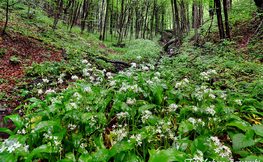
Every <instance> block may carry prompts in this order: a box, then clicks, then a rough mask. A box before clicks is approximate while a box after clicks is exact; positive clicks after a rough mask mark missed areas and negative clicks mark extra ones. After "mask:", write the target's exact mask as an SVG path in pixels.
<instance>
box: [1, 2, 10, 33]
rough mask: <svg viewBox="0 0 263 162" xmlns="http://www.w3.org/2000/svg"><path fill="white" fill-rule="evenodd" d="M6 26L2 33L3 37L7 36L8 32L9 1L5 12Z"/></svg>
mask: <svg viewBox="0 0 263 162" xmlns="http://www.w3.org/2000/svg"><path fill="white" fill-rule="evenodd" d="M5 12H6V13H5V26H4V29H3V31H2V35H1V36H3V35H4V34H5V30H6V27H7V23H8V12H9V0H7V1H6V10H5Z"/></svg>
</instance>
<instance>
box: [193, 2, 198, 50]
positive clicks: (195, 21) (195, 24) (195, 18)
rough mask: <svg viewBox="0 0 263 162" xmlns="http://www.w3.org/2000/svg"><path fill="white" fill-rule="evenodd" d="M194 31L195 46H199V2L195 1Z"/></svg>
mask: <svg viewBox="0 0 263 162" xmlns="http://www.w3.org/2000/svg"><path fill="white" fill-rule="evenodd" d="M194 11H195V12H194V29H195V43H194V44H195V45H196V46H197V45H198V31H197V29H198V21H199V20H198V2H197V0H195V1H194Z"/></svg>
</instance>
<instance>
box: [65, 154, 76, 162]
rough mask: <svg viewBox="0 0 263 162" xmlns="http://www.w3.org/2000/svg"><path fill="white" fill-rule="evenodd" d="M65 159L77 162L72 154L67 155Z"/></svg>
mask: <svg viewBox="0 0 263 162" xmlns="http://www.w3.org/2000/svg"><path fill="white" fill-rule="evenodd" d="M65 158H66V159H70V160H71V161H74V162H75V161H76V159H75V155H74V154H73V153H72V152H69V153H66V155H65Z"/></svg>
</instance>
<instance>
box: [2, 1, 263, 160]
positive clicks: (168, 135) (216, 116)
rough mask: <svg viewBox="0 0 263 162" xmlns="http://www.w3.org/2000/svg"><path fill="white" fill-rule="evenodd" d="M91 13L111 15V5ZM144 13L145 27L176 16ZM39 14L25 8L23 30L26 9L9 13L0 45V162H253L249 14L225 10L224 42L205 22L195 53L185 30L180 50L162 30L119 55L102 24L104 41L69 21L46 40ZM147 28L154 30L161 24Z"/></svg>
mask: <svg viewBox="0 0 263 162" xmlns="http://www.w3.org/2000/svg"><path fill="white" fill-rule="evenodd" d="M41 2H42V1H41ZM41 2H39V3H40V4H41ZM54 2H60V1H54ZM72 2H74V3H75V5H76V7H77V6H78V5H77V4H78V3H79V4H80V5H82V6H84V7H85V4H86V2H92V3H95V2H93V1H85V0H84V1H83V3H80V2H78V1H72ZM81 2H82V1H81ZM99 2H101V3H97V4H96V3H95V4H94V5H98V7H100V5H101V6H102V8H103V7H104V8H105V9H106V6H105V5H106V4H110V3H113V2H116V4H117V5H118V3H119V6H117V7H116V9H117V10H116V12H117V13H118V12H122V10H121V9H123V6H122V2H117V1H108V0H107V3H106V1H105V4H104V1H99ZM134 2H135V1H134ZM145 2H149V4H148V3H145V4H146V7H147V6H148V7H147V8H150V9H149V12H150V11H151V12H153V15H154V12H156V11H155V8H156V7H158V5H159V7H160V15H162V14H161V11H162V9H161V8H162V7H165V6H162V5H166V7H167V10H169V11H170V10H171V11H173V12H175V10H174V8H173V7H174V4H171V5H172V6H173V7H170V6H169V5H170V2H168V1H164V0H163V1H157V0H153V1H145ZM150 2H151V3H150ZM174 2H175V3H178V5H180V7H181V10H183V7H182V3H181V2H183V1H180V2H176V1H174ZM174 2H173V3H174ZM3 3H4V2H3ZM61 3H62V2H61ZM65 3H66V2H65ZM67 3H68V4H70V1H69V2H68V1H67ZM126 3H127V4H126V6H129V5H131V4H128V2H126ZM138 3H139V2H138ZM140 3H143V2H140ZM43 4H44V5H45V4H49V2H46V1H44V2H43ZM113 4H114V3H113ZM147 4H148V5H147ZM186 4H187V3H186ZM241 4H242V5H241ZM1 5H3V4H2V3H0V7H1ZM38 5H39V4H38ZM134 5H135V4H134ZM136 5H137V4H136ZM155 5H156V6H155ZM188 5H189V4H188ZM202 5H203V6H204V7H205V6H208V3H206V2H204V3H203V4H202ZM3 6H4V5H3ZM3 6H2V7H1V8H2V9H0V13H2V15H3V16H2V17H0V28H1V29H0V30H1V31H2V29H3V27H4V25H5V18H6V17H5V16H4V15H5V14H6V12H5V8H4V7H3ZM39 6H41V5H39ZM57 6H59V4H58V5H57ZM154 6H155V7H154ZM223 6H224V5H223ZM89 7H90V6H89ZM139 7H142V9H143V6H140V5H139ZM151 7H152V10H151ZM189 7H195V3H193V6H191V5H190V6H189ZM47 8H48V7H47ZM47 8H46V6H44V7H43V8H37V7H36V8H32V9H31V10H32V13H31V14H32V17H30V18H29V17H28V15H27V11H28V6H27V5H25V4H23V3H18V4H16V5H14V8H12V10H10V12H9V21H8V24H7V29H6V31H5V33H4V34H3V35H2V36H1V37H0V82H1V84H0V111H1V114H0V161H26V162H29V161H61V162H63V161H87V162H89V161H116V162H118V161H130V162H133V161H148V162H158V161H187V160H189V159H190V160H193V161H205V160H208V161H260V160H263V156H262V153H263V151H262V150H263V146H262V143H263V140H262V138H263V132H262V130H263V125H262V116H263V111H262V106H263V105H262V104H263V98H262V97H263V91H262V89H263V78H262V73H263V65H262V61H263V57H262V48H263V46H262V44H263V37H262V32H263V26H262V22H263V21H262V17H261V14H260V13H259V12H258V9H257V8H256V6H255V5H254V6H253V5H252V4H249V3H248V2H245V1H240V5H238V3H233V6H232V8H231V10H230V9H229V23H230V38H225V39H220V34H222V33H219V31H218V24H217V21H216V20H215V19H217V18H216V15H214V17H213V18H212V19H210V17H207V21H205V23H203V25H200V27H199V29H198V30H197V31H198V42H196V41H197V40H196V39H195V38H196V37H195V36H196V35H195V33H194V28H195V27H193V28H192V30H191V31H189V34H187V32H186V31H185V32H183V34H182V35H181V37H182V40H181V41H182V42H181V43H180V35H179V34H178V32H177V34H176V36H175V35H174V33H173V32H174V31H175V30H174V29H171V28H169V26H168V25H167V29H165V30H163V31H162V32H160V33H159V34H160V35H159V34H156V36H153V35H152V34H153V32H152V33H151V31H150V28H149V30H147V29H146V28H147V27H145V28H144V29H143V28H142V29H141V31H140V30H139V36H138V39H135V38H136V30H137V26H135V29H134V30H135V31H134V33H133V34H134V36H133V35H132V34H131V35H129V34H127V36H126V35H125V31H123V33H124V34H123V38H122V41H121V43H120V42H119V39H120V38H119V37H118V34H119V33H121V32H122V29H117V27H116V29H115V30H116V33H115V31H114V30H113V31H112V33H111V34H110V29H111V26H110V25H108V26H106V25H105V24H106V22H105V23H104V25H105V28H106V27H108V28H109V30H108V31H106V35H105V36H106V38H105V41H103V38H101V37H102V35H103V34H102V33H100V32H99V27H100V26H95V25H94V24H93V25H94V26H93V27H94V29H96V28H98V31H97V32H96V31H95V32H93V33H92V29H93V28H90V31H89V32H86V31H84V32H83V33H82V31H81V27H82V26H81V22H82V21H77V22H75V23H73V24H75V26H74V25H72V27H71V28H70V26H69V25H71V24H70V21H71V19H70V14H68V15H69V19H67V17H66V16H67V15H66V14H65V15H66V16H65V15H64V16H65V17H63V16H61V20H60V21H59V22H58V24H57V25H56V27H55V28H54V26H53V21H54V18H52V16H53V17H54V16H55V14H56V12H54V13H51V12H50V10H48V9H47ZM77 8H78V7H77ZM77 8H76V11H77ZM112 8H113V7H112ZM147 8H146V9H147ZM73 9H74V6H73ZM95 9H96V8H94V10H95ZM113 9H114V8H113ZM144 9H145V8H144ZM64 10H65V9H64ZM107 10H108V9H107ZM33 11H34V13H33ZM73 11H74V10H72V13H71V14H73V15H74V12H73ZM99 11H101V10H99ZM127 11H132V10H130V9H129V8H128V9H127ZM135 11H136V10H135ZM146 11H148V9H147V10H146ZM199 11H200V8H199ZM49 12H50V13H49ZM61 12H62V11H61ZM81 12H83V13H84V8H83V11H81V10H80V13H81ZM188 12H189V11H188ZM191 12H193V13H195V12H194V9H192V10H191ZM4 13H5V14H4ZM63 13H64V11H63ZM87 13H88V11H87ZM98 13H100V12H98ZM106 13H107V12H106V10H105V13H104V14H105V16H106V15H107V14H106ZM109 13H111V15H114V14H112V13H114V10H110V11H109ZM123 13H125V11H123ZM207 13H208V12H207ZM222 13H223V12H222ZM89 14H90V13H89ZM95 14H96V13H95ZM100 14H101V13H100ZM137 14H138V13H137ZM141 14H143V13H141ZM149 14H150V15H151V13H149ZM237 15H239V17H238V16H237ZM145 16H146V19H145V22H146V20H147V15H145ZM180 16H182V17H183V14H182V13H181V15H180ZM80 17H81V16H80ZM106 17H107V16H106ZM108 17H109V20H111V18H110V16H108ZM166 18H167V19H168V18H170V19H171V20H172V18H173V17H172V16H171V15H170V17H166ZM72 19H73V17H72ZM94 19H100V20H101V19H102V18H100V17H95V18H94ZM118 19H119V20H120V21H121V20H122V18H121V15H120V17H119V18H118ZM148 19H149V22H152V23H153V24H152V27H155V29H156V26H155V24H154V23H156V22H155V21H160V22H161V19H160V20H158V19H157V18H156V17H149V18H148ZM152 19H154V21H150V20H152ZM142 20H143V19H142ZM182 20H183V19H182ZM211 20H213V21H212V22H211ZM64 21H65V22H66V23H63V22H64ZM130 21H131V20H130ZM173 21H175V22H174V24H173V22H171V25H175V23H176V17H174V20H173ZM200 21H201V20H200ZM116 22H117V20H116ZM142 22H143V21H142ZM142 22H141V23H142ZM160 22H159V23H160ZM166 22H169V21H168V20H167V21H166ZM67 23H69V24H67ZM133 23H134V24H136V23H135V22H133ZM113 24H114V23H113ZM120 24H121V23H120ZM128 24H132V23H131V22H130V23H128V15H127V22H126V25H127V26H128ZM145 24H146V23H145ZM145 24H144V25H145ZM149 24H150V23H149ZM156 24H157V23H156ZM193 24H194V23H193ZM89 25H90V24H87V28H88V27H89ZM177 25H178V24H177ZM186 25H187V24H186ZM124 26H125V25H124ZM145 26H146V25H145ZM182 26H183V25H182ZM159 27H160V28H161V25H160V26H159ZM101 28H102V26H101ZM123 28H124V29H123V30H126V29H127V32H126V33H128V31H129V30H132V29H128V27H123ZM162 28H164V27H162ZM182 28H183V27H182ZM88 30H89V28H88V29H87V31H88ZM177 30H178V29H177ZM185 30H186V29H185ZM107 32H108V33H107ZM114 33H115V34H114ZM120 35H121V34H120ZM151 36H152V39H151ZM143 37H145V38H143ZM129 38H130V39H129ZM100 39H101V40H100ZM119 43H120V44H119ZM165 50H166V51H165Z"/></svg>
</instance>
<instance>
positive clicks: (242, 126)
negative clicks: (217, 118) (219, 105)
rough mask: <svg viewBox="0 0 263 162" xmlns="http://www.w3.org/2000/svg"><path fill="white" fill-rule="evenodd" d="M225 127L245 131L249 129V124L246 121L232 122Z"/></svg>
mask: <svg viewBox="0 0 263 162" xmlns="http://www.w3.org/2000/svg"><path fill="white" fill-rule="evenodd" d="M226 126H234V127H237V128H239V129H241V130H243V131H246V130H248V128H249V127H250V124H249V123H248V122H246V121H243V120H242V121H239V120H234V121H232V122H230V123H227V124H226Z"/></svg>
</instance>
